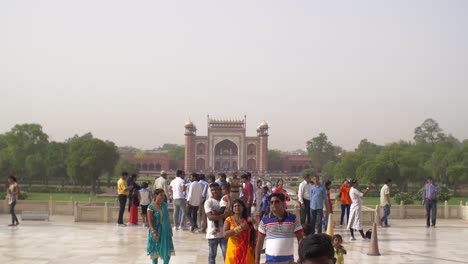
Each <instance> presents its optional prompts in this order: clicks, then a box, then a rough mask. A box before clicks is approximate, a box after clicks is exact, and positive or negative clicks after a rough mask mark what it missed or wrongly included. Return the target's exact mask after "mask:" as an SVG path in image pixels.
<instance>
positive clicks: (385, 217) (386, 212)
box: [380, 204, 390, 225]
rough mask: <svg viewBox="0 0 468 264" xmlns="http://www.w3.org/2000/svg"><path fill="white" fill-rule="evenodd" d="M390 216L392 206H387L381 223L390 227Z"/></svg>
mask: <svg viewBox="0 0 468 264" xmlns="http://www.w3.org/2000/svg"><path fill="white" fill-rule="evenodd" d="M389 215H390V206H389V205H388V204H387V205H385V206H384V208H383V216H382V218H381V219H380V223H381V224H383V225H388V216H389Z"/></svg>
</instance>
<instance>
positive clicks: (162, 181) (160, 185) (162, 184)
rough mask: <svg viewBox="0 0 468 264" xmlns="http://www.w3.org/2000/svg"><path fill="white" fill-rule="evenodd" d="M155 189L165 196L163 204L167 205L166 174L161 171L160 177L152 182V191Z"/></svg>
mask: <svg viewBox="0 0 468 264" xmlns="http://www.w3.org/2000/svg"><path fill="white" fill-rule="evenodd" d="M156 189H163V190H164V193H165V194H166V198H164V202H166V203H167V194H168V192H167V172H166V171H165V170H162V171H161V172H160V176H159V177H158V178H157V179H156V180H155V181H154V184H153V191H154V190H156Z"/></svg>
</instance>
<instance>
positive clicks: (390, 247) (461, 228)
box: [0, 214, 468, 264]
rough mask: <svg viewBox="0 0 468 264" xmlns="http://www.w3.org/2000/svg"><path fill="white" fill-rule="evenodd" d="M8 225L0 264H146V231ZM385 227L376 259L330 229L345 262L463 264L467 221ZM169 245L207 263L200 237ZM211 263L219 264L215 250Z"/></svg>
mask: <svg viewBox="0 0 468 264" xmlns="http://www.w3.org/2000/svg"><path fill="white" fill-rule="evenodd" d="M8 222H9V216H8V215H4V214H3V215H0V262H1V263H8V264H17V263H23V264H27V263H35V264H41V263H43V264H58V263H60V264H63V263H66V264H75V263H84V264H107V263H129V264H130V263H132V264H133V263H134V264H140V263H150V261H149V258H148V257H147V256H146V253H145V249H146V237H147V231H146V229H145V228H143V227H141V226H137V227H125V228H119V227H117V226H116V225H115V224H103V223H75V222H73V219H72V217H64V216H52V217H51V221H50V222H42V221H39V222H38V221H25V222H21V224H20V225H19V226H18V227H7V224H8ZM391 224H392V227H390V228H384V229H381V228H379V229H378V236H379V249H380V253H381V254H382V256H368V255H367V252H368V250H369V245H370V243H369V242H365V241H356V242H348V240H349V234H348V232H346V230H344V229H343V228H342V227H336V228H335V233H340V234H342V235H343V236H344V239H345V241H346V242H345V244H344V246H345V248H346V249H347V250H348V255H347V256H346V258H345V263H347V264H350V263H352V264H357V263H392V264H394V263H468V253H467V251H466V247H467V245H468V243H467V241H468V239H467V237H468V223H467V222H464V221H461V220H443V219H441V220H438V226H437V228H429V229H428V228H426V227H425V223H424V220H404V221H403V220H393V221H391ZM174 244H175V248H176V256H175V257H173V258H172V259H171V263H207V262H208V261H207V258H208V245H207V241H206V240H205V238H204V236H203V235H202V234H198V233H190V232H188V231H175V233H174ZM295 248H296V250H297V245H295ZM296 256H297V254H296ZM217 263H223V261H222V257H221V252H220V251H219V250H218V258H217Z"/></svg>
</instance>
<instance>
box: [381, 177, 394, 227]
mask: <svg viewBox="0 0 468 264" xmlns="http://www.w3.org/2000/svg"><path fill="white" fill-rule="evenodd" d="M391 187H392V180H391V179H388V180H387V181H386V182H385V185H384V186H383V187H382V189H380V206H381V207H383V210H384V215H383V217H382V218H381V219H380V226H382V227H390V226H389V225H388V216H389V215H390V207H392V204H391V203H390V188H391Z"/></svg>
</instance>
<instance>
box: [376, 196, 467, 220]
mask: <svg viewBox="0 0 468 264" xmlns="http://www.w3.org/2000/svg"><path fill="white" fill-rule="evenodd" d="M466 208H467V206H466V205H463V203H462V201H460V205H449V204H448V202H447V201H445V203H444V205H438V206H437V218H443V219H464V220H467V218H466V217H464V215H466V210H467V209H466ZM378 210H379V214H380V215H383V208H380V207H379V209H378ZM389 217H390V218H393V219H420V218H425V217H426V207H425V206H424V205H404V204H403V203H401V204H400V205H392V207H391V213H390V216H389Z"/></svg>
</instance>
